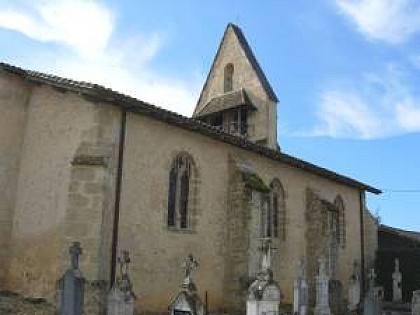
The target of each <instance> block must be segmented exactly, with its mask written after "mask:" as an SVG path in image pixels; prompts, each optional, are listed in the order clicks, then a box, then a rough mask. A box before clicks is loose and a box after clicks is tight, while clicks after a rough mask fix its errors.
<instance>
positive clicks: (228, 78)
mask: <svg viewBox="0 0 420 315" xmlns="http://www.w3.org/2000/svg"><path fill="white" fill-rule="evenodd" d="M233 72H234V68H233V64H231V63H228V64H227V65H226V67H225V73H224V85H223V90H224V92H225V93H226V92H230V91H232V90H233Z"/></svg>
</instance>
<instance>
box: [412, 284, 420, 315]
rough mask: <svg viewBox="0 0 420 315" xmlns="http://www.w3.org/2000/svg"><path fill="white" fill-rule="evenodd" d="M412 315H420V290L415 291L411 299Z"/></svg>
mask: <svg viewBox="0 0 420 315" xmlns="http://www.w3.org/2000/svg"><path fill="white" fill-rule="evenodd" d="M411 315H420V290H417V291H413V298H412V299H411Z"/></svg>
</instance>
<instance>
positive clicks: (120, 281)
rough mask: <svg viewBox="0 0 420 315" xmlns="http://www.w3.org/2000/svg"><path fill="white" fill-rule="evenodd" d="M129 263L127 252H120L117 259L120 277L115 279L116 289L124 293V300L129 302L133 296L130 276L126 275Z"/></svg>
mask: <svg viewBox="0 0 420 315" xmlns="http://www.w3.org/2000/svg"><path fill="white" fill-rule="evenodd" d="M130 262H131V259H130V253H129V252H128V251H127V250H123V251H121V255H120V256H119V257H118V264H119V265H120V275H119V277H118V278H117V283H116V284H117V287H118V289H119V290H120V291H121V292H123V293H124V296H125V298H126V300H129V299H130V298H131V297H132V296H134V293H133V285H132V283H131V280H130V276H129V275H128V271H129V268H130Z"/></svg>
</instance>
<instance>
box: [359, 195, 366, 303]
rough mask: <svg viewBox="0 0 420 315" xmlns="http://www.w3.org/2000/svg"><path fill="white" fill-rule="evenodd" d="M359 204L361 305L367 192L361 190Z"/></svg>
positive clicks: (363, 290) (363, 283) (361, 301)
mask: <svg viewBox="0 0 420 315" xmlns="http://www.w3.org/2000/svg"><path fill="white" fill-rule="evenodd" d="M359 202H360V280H361V284H362V285H361V287H362V290H360V303H363V300H364V297H365V291H366V283H365V231H364V217H363V216H364V211H365V191H364V190H360V192H359Z"/></svg>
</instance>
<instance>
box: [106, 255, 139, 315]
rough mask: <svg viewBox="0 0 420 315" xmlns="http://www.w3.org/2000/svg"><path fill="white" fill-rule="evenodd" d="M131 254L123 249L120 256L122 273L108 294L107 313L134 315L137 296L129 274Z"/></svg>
mask: <svg viewBox="0 0 420 315" xmlns="http://www.w3.org/2000/svg"><path fill="white" fill-rule="evenodd" d="M130 262H131V260H130V254H129V252H128V251H122V252H121V256H120V257H118V264H119V265H120V274H119V276H118V278H117V280H116V281H115V284H114V286H113V287H112V289H111V291H110V292H109V294H108V307H107V315H133V313H134V302H135V299H136V296H135V294H134V292H133V286H132V284H131V280H130V277H129V274H128V271H129V265H130Z"/></svg>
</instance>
